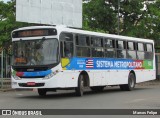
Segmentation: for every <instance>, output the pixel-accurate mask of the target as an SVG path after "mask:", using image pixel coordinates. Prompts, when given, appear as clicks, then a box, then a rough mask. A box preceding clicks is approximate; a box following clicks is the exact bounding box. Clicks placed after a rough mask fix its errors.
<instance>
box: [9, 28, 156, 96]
mask: <svg viewBox="0 0 160 118" xmlns="http://www.w3.org/2000/svg"><path fill="white" fill-rule="evenodd" d="M11 36H12V44H13V57H12V73H11V78H12V79H11V80H12V88H14V89H19V88H22V89H27V88H30V89H34V88H35V89H37V91H38V94H39V95H40V96H45V95H47V92H48V91H56V90H59V89H74V90H75V93H76V95H77V96H83V93H84V90H85V89H86V88H90V89H91V90H93V91H102V90H103V89H104V87H106V86H119V87H120V89H121V90H125V91H131V90H133V89H134V88H135V84H136V83H140V82H145V81H149V80H154V79H156V69H155V50H154V41H153V40H149V39H141V38H134V37H127V36H120V35H112V34H105V33H98V32H91V31H83V30H80V29H74V28H68V27H65V26H31V27H23V28H19V29H16V30H14V31H13V32H12V35H11Z"/></svg>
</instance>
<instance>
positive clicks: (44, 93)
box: [38, 89, 47, 96]
mask: <svg viewBox="0 0 160 118" xmlns="http://www.w3.org/2000/svg"><path fill="white" fill-rule="evenodd" d="M46 93H47V91H46V90H45V89H38V94H39V96H46Z"/></svg>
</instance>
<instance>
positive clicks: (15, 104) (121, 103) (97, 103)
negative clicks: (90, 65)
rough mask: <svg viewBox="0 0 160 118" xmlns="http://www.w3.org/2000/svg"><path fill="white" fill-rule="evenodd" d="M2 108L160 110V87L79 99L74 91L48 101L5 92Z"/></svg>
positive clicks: (32, 94) (139, 87)
mask: <svg viewBox="0 0 160 118" xmlns="http://www.w3.org/2000/svg"><path fill="white" fill-rule="evenodd" d="M159 83H160V82H159ZM0 108H1V109H160V84H157V83H156V84H155V83H151V84H150V83H149V84H148V83H147V84H139V85H136V88H135V90H133V91H121V90H120V89H119V87H106V88H105V90H104V91H103V92H93V91H91V90H90V89H88V90H86V91H85V93H84V96H83V97H77V96H75V93H74V91H72V90H65V91H64V90H63V91H62V90H61V91H60V90H59V91H58V92H56V93H55V92H50V93H48V95H47V97H39V96H38V93H37V91H18V90H14V91H7V92H2V91H1V92H0Z"/></svg>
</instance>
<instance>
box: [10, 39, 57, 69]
mask: <svg viewBox="0 0 160 118" xmlns="http://www.w3.org/2000/svg"><path fill="white" fill-rule="evenodd" d="M55 63H58V40H57V39H45V38H44V39H37V40H19V41H14V42H13V66H29V65H34V66H38V65H49V64H55Z"/></svg>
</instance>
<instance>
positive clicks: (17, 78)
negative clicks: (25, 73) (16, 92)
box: [12, 75, 21, 80]
mask: <svg viewBox="0 0 160 118" xmlns="http://www.w3.org/2000/svg"><path fill="white" fill-rule="evenodd" d="M12 77H13V78H14V79H15V80H21V78H20V77H18V76H16V75H12Z"/></svg>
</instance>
